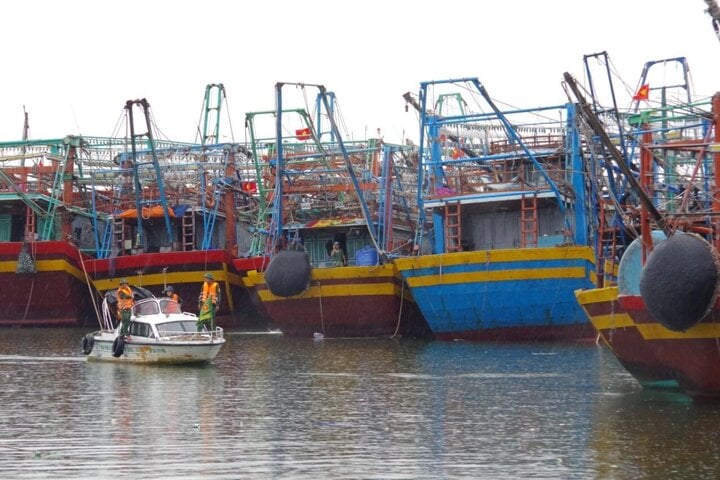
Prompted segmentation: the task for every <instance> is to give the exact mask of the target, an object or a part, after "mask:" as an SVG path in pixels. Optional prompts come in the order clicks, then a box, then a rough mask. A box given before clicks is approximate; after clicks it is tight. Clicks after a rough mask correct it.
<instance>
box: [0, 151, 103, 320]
mask: <svg viewBox="0 0 720 480" xmlns="http://www.w3.org/2000/svg"><path fill="white" fill-rule="evenodd" d="M112 143H113V140H112V139H107V138H82V137H65V138H60V139H50V140H28V139H24V140H22V141H16V142H4V143H0V163H1V166H0V282H2V285H3V288H2V289H0V305H2V306H3V308H2V309H0V325H11V326H27V327H31V326H48V325H56V326H81V325H87V324H91V323H93V322H94V321H95V320H94V316H95V315H94V311H93V308H92V302H91V296H90V290H89V289H88V286H87V276H86V273H85V270H84V266H85V262H87V261H88V260H89V259H90V257H89V256H88V255H87V254H86V253H87V252H88V250H86V249H83V245H82V244H81V243H80V242H79V238H80V237H82V235H83V232H86V231H87V230H86V227H87V226H88V225H89V222H90V218H91V217H92V213H91V212H90V209H89V206H90V204H91V200H90V197H91V192H89V191H88V190H87V189H86V188H85V183H84V181H85V180H86V179H87V178H88V177H87V174H88V172H87V171H86V170H85V169H83V167H82V166H83V164H85V163H88V164H92V162H93V161H94V159H97V158H98V156H102V155H103V154H104V152H105V151H107V150H108V148H109V147H110V145H112ZM81 252H82V253H81Z"/></svg>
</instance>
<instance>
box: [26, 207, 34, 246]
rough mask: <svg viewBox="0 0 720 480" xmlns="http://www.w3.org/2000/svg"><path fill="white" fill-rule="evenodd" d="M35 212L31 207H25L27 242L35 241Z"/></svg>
mask: <svg viewBox="0 0 720 480" xmlns="http://www.w3.org/2000/svg"><path fill="white" fill-rule="evenodd" d="M35 232H36V228H35V212H33V210H32V208H30V207H29V206H26V207H25V240H26V241H27V240H29V241H34V240H35Z"/></svg>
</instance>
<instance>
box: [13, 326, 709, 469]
mask: <svg viewBox="0 0 720 480" xmlns="http://www.w3.org/2000/svg"><path fill="white" fill-rule="evenodd" d="M84 333H85V332H84V331H82V330H73V329H48V330H44V329H43V330H18V329H0V477H1V478H8V479H45V478H51V477H52V478H88V479H89V478H115V479H117V478H143V479H146V478H168V479H170V478H173V479H175V478H197V479H200V478H228V479H239V478H242V479H253V478H263V479H264V478H293V479H295V478H299V479H303V478H307V479H316V478H323V479H324V478H328V479H344V478H348V479H350V478H353V479H355V478H358V479H360V478H362V479H367V478H378V479H420V478H423V479H441V478H489V479H518V478H547V479H575V478H582V479H585V478H597V479H641V478H647V479H662V478H672V479H678V478H693V479H697V478H716V475H717V472H720V447H718V445H720V429H719V428H718V426H719V425H720V406H715V405H695V404H693V403H691V402H689V401H688V400H687V399H686V398H685V397H682V396H679V395H674V394H657V393H655V394H653V393H648V392H642V391H641V390H640V388H639V387H638V386H637V384H636V383H635V382H634V380H633V379H632V378H631V377H629V376H628V375H627V374H626V373H625V372H624V370H622V368H621V367H620V366H619V365H618V363H617V362H616V361H615V359H614V357H612V355H611V354H610V353H609V352H607V351H605V350H604V349H603V348H602V347H598V346H595V345H552V344H541V345H495V344H474V343H458V342H417V341H403V340H388V339H375V340H323V341H313V340H312V339H292V338H287V337H283V336H281V335H270V334H265V335H257V334H253V335H249V334H241V333H233V332H231V333H229V334H228V342H227V344H226V345H225V348H224V350H223V351H222V352H221V353H220V355H219V356H218V358H217V359H216V360H215V362H214V363H213V364H211V365H209V366H206V367H190V368H188V367H143V366H125V365H106V364H95V363H86V362H85V359H84V357H83V356H82V354H81V351H80V339H81V337H82V335H83V334H84Z"/></svg>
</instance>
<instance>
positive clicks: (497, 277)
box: [407, 267, 586, 287]
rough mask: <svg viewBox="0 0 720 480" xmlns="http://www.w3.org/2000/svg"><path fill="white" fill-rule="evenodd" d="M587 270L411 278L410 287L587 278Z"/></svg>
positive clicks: (528, 270)
mask: <svg viewBox="0 0 720 480" xmlns="http://www.w3.org/2000/svg"><path fill="white" fill-rule="evenodd" d="M585 277H586V270H585V269H584V268H581V267H565V268H532V269H526V268H523V269H518V270H497V271H489V272H462V273H445V274H439V275H425V276H421V277H409V278H407V283H408V285H409V286H410V287H427V286H431V285H452V284H456V283H477V282H504V281H512V280H551V279H554V278H585Z"/></svg>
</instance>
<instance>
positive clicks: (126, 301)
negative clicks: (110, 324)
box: [117, 278, 135, 335]
mask: <svg viewBox="0 0 720 480" xmlns="http://www.w3.org/2000/svg"><path fill="white" fill-rule="evenodd" d="M133 305H135V300H134V299H133V291H132V290H131V289H130V287H129V286H128V282H127V280H126V279H124V278H121V279H120V287H118V289H117V306H118V318H119V319H120V321H121V322H122V326H121V327H120V335H127V334H128V331H129V330H130V312H131V311H132V307H133Z"/></svg>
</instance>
